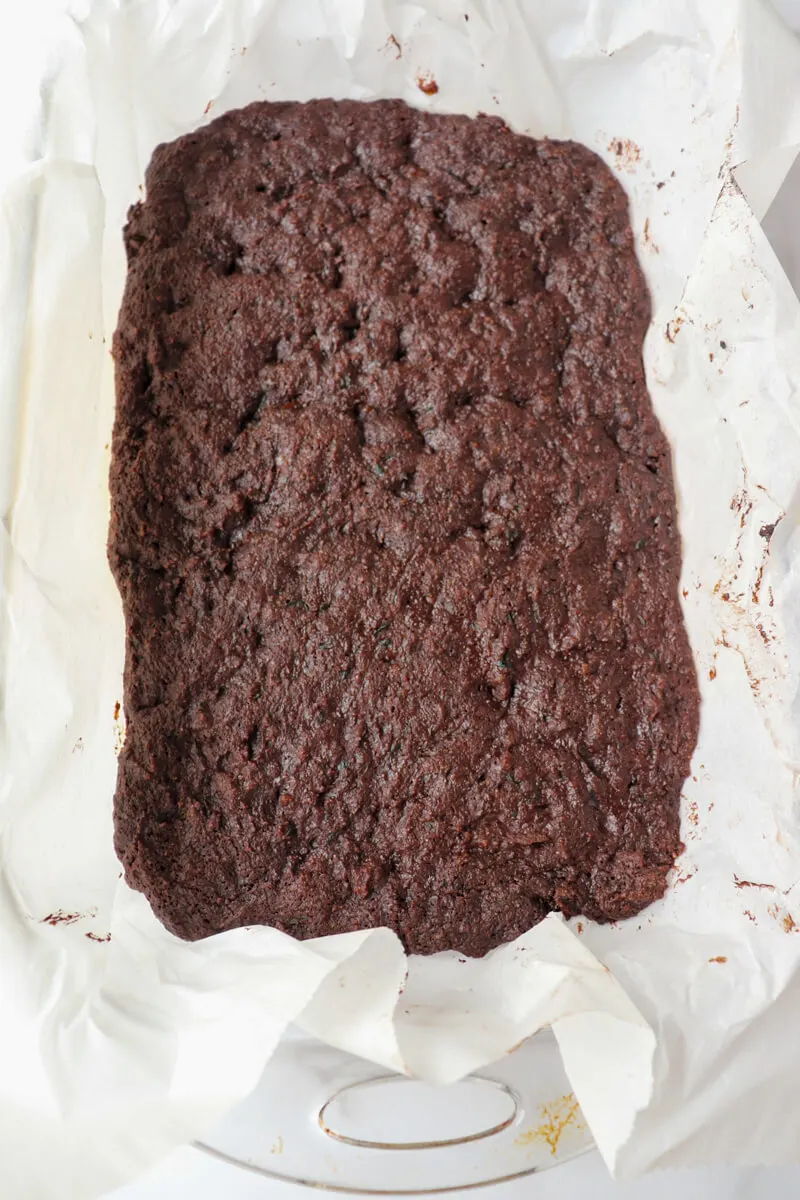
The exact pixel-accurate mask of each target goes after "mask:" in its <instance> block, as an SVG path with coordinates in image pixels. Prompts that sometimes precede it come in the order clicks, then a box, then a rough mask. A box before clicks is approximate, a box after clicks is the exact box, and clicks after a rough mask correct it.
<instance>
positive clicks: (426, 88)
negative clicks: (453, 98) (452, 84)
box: [417, 75, 439, 96]
mask: <svg viewBox="0 0 800 1200" xmlns="http://www.w3.org/2000/svg"><path fill="white" fill-rule="evenodd" d="M417 87H418V88H419V90H420V91H421V92H424V93H425V95H426V96H435V95H436V93H437V92H438V91H439V85H438V83H437V82H436V80H435V79H434V78H433V76H432V75H418V76H417Z"/></svg>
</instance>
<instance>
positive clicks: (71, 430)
mask: <svg viewBox="0 0 800 1200" xmlns="http://www.w3.org/2000/svg"><path fill="white" fill-rule="evenodd" d="M43 20H44V18H43ZM46 21H47V25H46V29H45V30H44V37H45V40H46V43H47V54H46V55H45V56H44V62H45V66H43V70H45V69H46V72H47V79H46V84H45V87H44V88H43V103H42V112H41V117H42V121H41V126H40V137H39V143H38V145H36V147H35V148H34V150H33V152H32V153H30V154H29V155H28V161H27V162H23V163H21V164H15V166H14V169H13V170H11V169H10V170H8V171H5V172H0V184H1V185H2V203H1V204H0V298H1V299H2V302H3V312H4V321H3V328H2V331H0V388H2V391H1V392H0V438H1V439H2V440H1V441H0V472H2V475H1V477H0V502H1V506H2V513H3V523H2V525H1V526H0V570H1V571H2V577H1V578H0V586H1V588H2V591H1V593H0V594H1V596H2V610H1V611H0V655H1V656H2V659H1V661H0V667H1V668H2V676H1V678H2V687H3V714H2V726H0V737H2V743H1V744H0V750H1V752H2V759H1V760H0V971H2V975H1V976H0V1164H2V1165H1V1166H0V1191H2V1194H3V1196H4V1197H14V1198H16V1197H24V1200H37V1198H38V1197H59V1200H67V1198H69V1197H81V1198H85V1197H91V1196H94V1195H99V1194H100V1193H101V1192H103V1191H104V1190H107V1189H109V1188H110V1187H112V1186H113V1185H114V1184H116V1183H118V1182H121V1181H123V1180H125V1179H127V1178H130V1177H132V1176H133V1175H134V1174H136V1173H137V1172H138V1171H140V1170H142V1169H144V1168H145V1167H146V1166H147V1165H148V1164H149V1163H151V1162H152V1161H154V1160H155V1159H156V1158H157V1157H158V1156H159V1155H161V1154H163V1153H164V1152H165V1151H166V1150H167V1149H169V1148H170V1147H171V1146H174V1145H177V1144H179V1143H181V1142H183V1141H187V1140H189V1139H191V1138H193V1137H195V1136H198V1135H200V1134H202V1133H203V1131H204V1130H205V1129H206V1128H208V1126H209V1125H210V1124H211V1123H213V1121H214V1120H215V1119H216V1118H217V1117H218V1116H219V1115H220V1114H221V1113H222V1112H223V1111H225V1110H226V1109H227V1108H228V1107H229V1106H230V1105H231V1104H233V1103H234V1102H235V1101H236V1100H237V1099H238V1098H240V1097H242V1096H244V1095H245V1094H246V1093H247V1092H248V1091H249V1090H250V1089H251V1088H252V1087H253V1086H254V1085H255V1083H256V1082H257V1080H258V1077H259V1075H260V1073H261V1070H262V1068H263V1065H264V1063H265V1061H266V1059H267V1058H268V1056H269V1054H270V1052H271V1050H272V1049H273V1047H274V1046H275V1045H276V1043H277V1041H278V1039H279V1038H280V1036H281V1033H282V1031H283V1030H284V1028H285V1027H286V1024H287V1023H288V1022H289V1021H291V1020H295V1019H301V1020H302V1022H303V1023H304V1024H305V1026H306V1027H307V1028H308V1029H310V1030H312V1031H313V1032H316V1033H317V1034H318V1035H319V1036H320V1037H322V1038H325V1039H326V1040H329V1041H331V1042H332V1043H333V1044H335V1045H338V1046H341V1047H343V1048H345V1049H349V1050H352V1051H354V1052H356V1053H358V1054H361V1055H364V1056H365V1057H368V1058H371V1059H374V1060H375V1061H377V1062H380V1063H383V1064H386V1065H387V1066H389V1067H391V1068H394V1069H397V1070H406V1071H409V1072H412V1073H415V1074H418V1075H420V1076H423V1077H425V1078H428V1079H431V1080H435V1081H440V1082H447V1081H451V1080H454V1079H456V1078H458V1077H459V1076H461V1075H463V1074H465V1073H466V1072H468V1071H470V1070H472V1069H474V1068H476V1067H478V1066H480V1065H482V1064H485V1063H487V1062H490V1061H492V1060H493V1059H495V1058H497V1057H498V1056H499V1055H501V1054H502V1053H503V1052H505V1051H506V1050H508V1049H509V1048H511V1047H512V1046H513V1045H514V1044H515V1043H516V1042H518V1041H519V1040H520V1038H522V1037H525V1036H527V1035H528V1034H530V1033H532V1032H533V1031H534V1030H535V1029H537V1028H539V1027H540V1026H541V1025H542V1024H544V1023H552V1024H553V1028H554V1030H555V1032H556V1036H557V1038H558V1041H559V1045H560V1047H561V1050H562V1054H563V1056H564V1060H565V1065H566V1068H567V1071H568V1074H569V1076H570V1080H571V1082H572V1085H573V1087H574V1088H575V1091H576V1093H577V1095H578V1098H579V1100H580V1102H581V1105H582V1107H583V1110H584V1113H585V1115H586V1117H587V1119H588V1121H589V1123H590V1125H591V1128H592V1131H593V1133H594V1134H595V1137H596V1138H597V1141H598V1143H599V1146H600V1149H601V1151H602V1153H603V1155H604V1156H605V1158H606V1161H607V1162H608V1163H609V1165H610V1166H611V1167H612V1168H614V1169H616V1170H618V1171H620V1172H622V1173H625V1172H634V1171H642V1170H645V1169H647V1168H650V1167H653V1166H656V1165H662V1164H671V1165H677V1164H685V1165H690V1164H696V1163H700V1162H772V1161H789V1160H792V1159H793V1158H794V1157H795V1156H796V1154H797V1147H798V1145H800V1105H798V1104H797V1103H796V1102H795V1086H796V1084H795V1081H796V1080H797V1078H800V1043H798V1042H797V1040H796V1039H793V1038H792V1036H791V1022H792V1019H793V1017H794V1014H795V1013H796V1012H797V1011H798V1006H800V977H799V975H800V972H799V968H800V888H799V887H798V880H799V879H800V822H799V821H798V811H797V801H796V787H795V785H796V781H797V778H798V775H797V770H798V764H800V689H798V682H800V547H799V546H798V539H799V538H800V533H799V532H798V518H799V517H800V399H799V398H798V396H797V394H796V383H797V380H798V379H800V305H798V303H797V300H796V298H795V296H794V294H793V292H792V290H791V287H790V286H789V284H788V282H787V280H786V279H785V277H784V276H783V273H782V271H781V269H780V267H779V265H778V263H777V262H776V260H775V258H774V256H773V254H772V251H771V249H770V247H769V244H768V243H767V241H766V239H765V237H764V235H763V233H762V231H761V228H760V225H759V224H758V218H760V217H761V216H762V215H763V213H764V212H765V211H766V207H767V206H768V204H769V201H770V199H771V198H772V196H773V195H774V194H775V191H776V190H777V187H778V186H779V184H780V181H781V179H782V178H783V176H784V175H785V173H786V171H787V170H788V169H789V166H790V165H791V163H792V161H793V159H794V157H795V155H796V152H797V146H798V145H799V144H800V87H798V80H800V49H799V48H798V45H797V44H796V43H795V42H794V41H793V39H792V38H791V37H790V35H789V34H788V33H787V32H786V31H785V30H784V29H783V28H782V26H780V24H779V23H778V21H777V19H776V18H775V17H774V15H772V14H771V13H770V11H769V10H767V9H766V8H763V7H761V6H760V4H759V3H757V0H739V2H734V0H730V2H729V3H725V4H722V3H720V2H719V0H673V2H671V3H669V4H664V3H663V0H537V2H536V3H534V0H528V2H526V3H523V2H522V0H502V2H501V0H424V2H423V0H420V2H419V3H411V2H404V0H175V2H173V3H169V2H168V0H130V2H128V3H125V2H123V0H75V3H73V4H72V5H71V7H70V10H69V12H68V14H66V15H61V16H58V15H57V14H56V12H55V11H53V10H48V15H47V18H46ZM428 79H433V80H435V81H436V83H437V85H438V92H437V93H436V94H435V95H433V96H428V95H426V94H425V93H424V92H423V91H422V90H421V89H420V87H419V81H420V80H428ZM326 95H332V96H336V97H343V96H349V97H353V98H362V99H369V98H371V97H374V96H400V97H403V98H405V99H406V100H408V101H409V102H411V103H413V104H416V105H418V106H421V107H430V108H434V109H438V110H441V111H463V112H468V113H475V112H478V111H485V112H489V113H493V114H499V115H501V116H503V117H504V118H505V119H506V120H508V121H509V122H510V123H511V124H512V125H513V126H514V127H515V128H516V129H518V130H521V131H524V132H528V133H531V134H535V135H540V136H541V135H550V136H553V137H573V138H576V139H578V140H580V141H583V142H585V143H586V144H587V145H589V146H591V147H592V148H593V149H595V150H597V151H598V152H599V153H600V154H602V155H603V156H604V157H605V158H606V159H607V160H608V161H609V162H610V164H611V165H612V167H614V168H615V170H616V171H617V172H618V173H619V175H620V177H621V179H622V180H623V182H624V184H625V186H626V187H627V189H628V192H629V195H630V198H631V205H632V220H633V225H634V229H635V232H636V234H637V237H638V239H639V252H640V257H641V261H642V263H643V266H644V268H645V270H646V272H647V276H648V279H649V283H650V287H651V290H652V295H653V305H654V314H655V315H654V319H653V324H652V328H651V331H650V334H649V336H648V340H647V344H646V363H647V369H648V377H649V382H650V387H651V392H652V396H653V402H654V404H655V407H656V410H657V412H658V415H659V417H660V419H661V421H662V423H663V425H664V427H665V429H666V431H667V433H668V435H669V437H670V439H671V442H672V446H673V452H674V458H675V468H676V477H677V486H678V493H679V505H680V519H681V528H682V532H683V537H684V548H685V558H684V572H683V581H682V588H683V596H684V601H685V605H684V607H685V613H686V620H687V623H688V627H689V632H690V636H691V640H692V645H693V648H694V651H695V656H696V662H697V669H698V674H699V678H700V683H701V689H702V695H703V706H702V728H701V734H700V741H699V744H698V748H697V753H696V755H695V759H694V765H693V774H692V777H691V778H690V779H689V780H688V782H687V785H686V789H685V795H684V838H685V841H686V846H687V849H686V853H685V855H684V856H683V858H682V860H681V862H680V863H679V865H678V867H677V869H676V871H675V872H674V877H673V880H672V883H671V886H670V889H669V892H668V895H667V896H666V898H665V899H664V901H663V902H660V903H659V904H657V905H655V906H653V907H651V908H650V909H648V910H647V912H646V913H644V914H642V916H641V918H640V919H638V920H634V921H628V922H625V923H623V924H621V925H619V926H617V927H605V928H599V927H594V926H592V925H591V924H590V923H588V922H585V921H573V922H572V923H571V924H570V925H567V924H565V923H564V922H562V921H560V920H558V919H556V918H555V917H551V918H549V919H548V920H547V921H545V922H543V923H542V924H541V925H539V926H538V927H537V928H536V929H534V930H532V931H531V932H530V933H528V934H527V935H525V936H524V937H523V938H520V939H519V940H518V942H516V943H513V944H512V945H510V946H506V947H503V948H501V949H500V950H498V951H496V952H495V953H494V954H493V955H491V956H489V957H487V958H486V959H484V960H481V961H478V962H469V961H466V962H465V961H463V960H461V959H459V957H458V956H457V955H452V954H446V955H437V956H436V957H435V958H433V959H420V958H412V959H411V960H408V961H407V960H406V959H405V956H404V955H403V953H402V950H401V948H400V946H399V944H398V942H397V939H396V938H395V937H394V935H393V934H391V933H389V932H388V931H386V930H382V931H381V930H377V931H370V932H366V933H354V934H348V935H343V936H340V937H335V938H328V939H322V940H319V941H316V942H307V943H299V942H295V941H293V940H292V939H291V938H288V937H286V936H284V935H282V934H279V933H276V932H275V931H272V930H269V929H263V928H259V929H249V930H238V931H235V932H232V933H228V934H223V935H220V936H218V937H214V938H210V939H208V940H207V941H205V942H201V943H195V944H193V945H188V944H185V943H181V942H179V941H177V940H176V939H175V938H173V937H172V936H171V935H169V934H167V933H166V932H165V931H164V930H163V929H162V928H161V926H160V925H159V924H158V922H157V921H156V920H155V918H154V917H153V916H152V913H151V912H150V909H149V907H148V905H147V904H146V902H145V901H144V900H143V899H142V898H141V897H140V896H137V895H134V894H133V893H131V892H130V891H128V890H127V889H126V888H125V886H124V884H123V883H122V881H121V879H120V871H119V866H118V864H117V862H116V860H115V858H114V854H113V850H112V833H111V798H112V795H113V789H114V777H115V769H116V758H115V749H117V750H118V748H119V745H120V741H121V737H122V731H123V728H122V721H123V715H122V714H121V713H120V712H119V709H118V702H119V700H120V698H121V693H120V677H121V668H122V654H123V636H122V635H123V630H122V619H121V612H120V606H119V601H118V597H117V595H116V591H115V589H114V586H113V583H112V581H111V578H110V575H109V572H108V569H107V566H106V561H105V538H106V523H107V511H108V500H107V488H106V477H107V471H108V442H109V436H110V428H111V421H112V416H113V378H112V364H111V360H110V356H109V344H110V334H111V332H112V330H113V328H114V325H115V322H116V315H117V308H118V304H119V300H120V295H121V289H122V284H123V280H124V257H123V253H122V244H121V238H120V230H121V226H122V224H123V222H124V218H125V212H126V209H127V207H128V205H129V204H130V203H131V202H133V201H134V200H135V199H136V198H137V195H138V194H139V187H140V184H141V182H142V179H143V173H144V168H145V165H146V163H147V160H148V158H149V156H150V153H151V151H152V149H153V147H154V146H155V145H156V143H158V142H159V141H163V140H166V139H169V138H171V137H174V136H176V135H178V134H180V133H183V132H185V131H186V130H188V129H191V128H193V127H194V126H196V125H197V124H199V123H202V122H203V121H204V120H207V119H211V118H212V117H213V116H215V115H217V114H218V113H219V112H221V111H223V110H224V109H225V108H229V107H234V106H237V105H240V104H244V103H247V102H249V101H251V100H255V99H283V100H285V99H308V98H310V97H313V96H326ZM606 968H610V971H609V970H607V969H606ZM404 983H405V988H404V990H403V987H404Z"/></svg>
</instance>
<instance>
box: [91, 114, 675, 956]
mask: <svg viewBox="0 0 800 1200" xmlns="http://www.w3.org/2000/svg"><path fill="white" fill-rule="evenodd" d="M146 195H147V198H146V200H145V201H144V202H143V203H140V204H137V205H136V206H135V207H134V208H133V209H132V210H131V213H130V217H129V222H128V226H127V229H126V233H125V241H126V246H127V252H128V259H129V271H128V280H127V287H126V290H125V298H124V301H123V305H122V312H121V315H120V321H119V328H118V330H117V334H116V340H115V348H114V352H115V356H116V363H117V389H118V408H117V419H116V427H115V431H114V443H113V465H112V470H111V491H112V501H113V505H112V522H111V534H110V559H111V565H112V568H113V571H114V574H115V577H116V579H117V582H118V584H119V588H120V591H121V593H122V600H123V604H124V609H125V616H126V621H127V660H126V671H125V712H126V716H127V722H128V732H127V741H126V743H125V748H124V751H123V753H122V756H121V759H120V765H119V780H118V786H117V794H116V845H117V850H118V853H119V855H120V857H121V859H122V861H123V863H124V865H125V870H126V877H127V879H128V881H129V883H131V884H132V885H133V886H134V887H136V888H139V889H141V890H142V891H143V892H144V893H145V894H146V895H147V896H148V898H149V899H150V902H151V903H152V905H153V908H154V909H155V911H156V913H157V914H158V915H159V917H160V918H161V919H162V920H163V921H164V923H165V924H166V925H167V926H168V927H169V928H170V929H172V930H174V931H175V932H176V933H178V934H180V935H181V936H182V937H187V938H198V937H203V936H204V935H206V934H210V933H214V932H217V931H219V930H222V929H230V928H231V927H232V926H237V925H243V924H249V923H267V924H270V925H274V926H277V927H278V928H280V929H283V930H286V931H287V932H289V933H291V934H293V935H295V936H297V937H312V936H317V935H321V934H329V933H337V932H340V931H343V930H349V929H356V928H363V927H365V926H375V925H388V926H389V927H390V928H392V929H394V930H396V931H397V932H398V934H399V935H400V937H401V938H402V939H403V942H404V943H405V945H406V946H407V948H408V949H409V950H411V951H417V952H420V953H430V952H433V951H436V950H442V949H445V948H455V949H458V950H461V951H465V952H467V953H470V954H483V953H484V952H485V951H487V950H489V949H490V948H491V947H493V946H496V945H498V943H501V942H504V941H507V940H509V939H511V938H514V937H515V936H517V935H518V934H520V933H522V932H523V931H524V930H525V929H527V928H528V927H529V926H531V925H533V924H534V923H535V922H536V921H538V920H540V919H541V918H542V917H544V916H545V914H546V913H547V912H549V911H550V910H552V909H560V910H561V911H562V912H564V913H568V914H574V913H584V914H586V915H587V916H589V917H593V918H595V919H596V920H600V921H605V920H608V919H611V918H621V917H629V916H631V915H633V914H635V913H637V912H638V911H639V910H640V909H641V908H642V907H644V905H646V904H649V903H650V902H651V901H652V900H655V899H656V898H657V897H659V896H661V894H662V893H663V890H664V886H665V876H666V873H667V871H668V869H669V868H670V867H671V866H672V864H673V861H674V859H675V856H676V854H677V853H678V852H679V849H680V839H679V793H680V789H681V785H682V782H683V779H684V777H685V776H686V774H687V772H688V769H689V760H690V755H691V753H692V750H693V747H694V743H695V738H696V733H697V723H698V693H697V686H696V681H695V674H694V668H693V663H692V657H691V654H690V650H689V645H688V642H687V637H686V633H685V631H684V627H683V623H682V619H681V613H680V609H679V605H678V599H677V584H678V571H679V561H680V546H679V539H678V533H677V529H676V523H675V502H674V497H673V482H672V472H671V466H670V454H669V449H668V446H667V443H666V441H665V438H664V435H663V434H662V432H661V430H660V428H659V426H658V424H657V422H656V420H655V417H654V415H653V412H652V410H651V406H650V401H649V398H648V394H647V389H646V386H645V378H644V373H643V369H642V355H641V346H642V339H643V337H644V333H645V329H646V327H647V324H648V316H649V304H648V295H647V290H646V287H645V283H644V281H643V278H642V274H641V271H640V269H639V267H638V265H637V261H636V255H635V253H634V247H633V241H632V236H631V230H630V226H629V221H628V213H627V206H626V200H625V196H624V193H623V191H622V189H621V188H620V186H619V185H618V184H617V183H616V181H615V180H614V178H613V177H612V175H611V174H610V172H609V171H608V170H607V168H606V167H605V166H604V165H603V164H602V162H600V160H599V159H598V158H596V157H595V155H593V154H592V153H590V152H589V151H588V150H586V149H585V148H583V147H581V146H579V145H575V144H571V143H568V142H564V143H558V142H548V141H533V140H531V139H529V138H526V137H521V136H517V135H515V134H513V133H512V132H510V130H509V129H508V128H507V127H506V126H505V125H504V124H503V123H502V122H501V121H499V120H496V119H488V118H478V119H477V120H474V119H470V118H466V117H460V116H434V115H431V114H428V113H422V112H416V111H414V110H412V109H410V108H408V107H406V106H405V105H404V104H402V103H400V102H396V101H391V102H381V103H375V104H360V103H355V102H352V103H335V102H332V101H319V102H314V103H310V104H305V105H301V104H254V105H251V106H250V107H249V108H246V109H244V110H243V111H239V112H233V113H229V114H227V115H226V116H223V117H221V118H220V119H219V120H216V121H214V122H213V123H212V124H211V125H209V126H207V127H206V128H204V129H201V130H199V131H198V132H196V133H194V134H191V135H190V136H187V137H183V138H180V139H179V140H178V141H176V142H173V143H172V144H171V145H167V146H161V147H159V148H158V149H157V150H156V152H155V154H154V155H153V159H152V162H151V164H150V167H149V170H148V173H147V193H146Z"/></svg>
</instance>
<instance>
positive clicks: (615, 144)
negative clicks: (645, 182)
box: [608, 138, 642, 171]
mask: <svg viewBox="0 0 800 1200" xmlns="http://www.w3.org/2000/svg"><path fill="white" fill-rule="evenodd" d="M608 150H609V152H610V153H611V154H613V155H614V158H615V159H616V162H617V167H618V168H619V169H620V170H622V171H634V170H635V169H636V167H637V165H638V163H639V162H640V161H641V158H642V151H641V149H640V148H639V147H638V146H637V145H636V142H632V141H631V139H630V138H612V139H611V141H610V142H609V143H608Z"/></svg>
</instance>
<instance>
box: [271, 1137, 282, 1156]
mask: <svg viewBox="0 0 800 1200" xmlns="http://www.w3.org/2000/svg"><path fill="white" fill-rule="evenodd" d="M270 1154H283V1138H282V1137H281V1135H280V1134H278V1140H277V1142H274V1143H273V1145H272V1148H271V1149H270Z"/></svg>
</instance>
